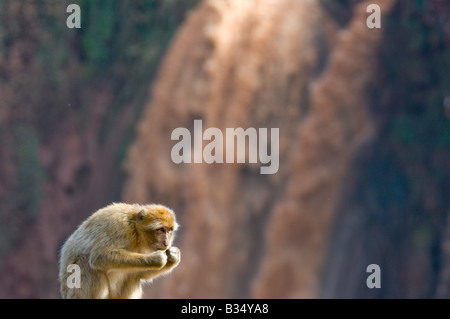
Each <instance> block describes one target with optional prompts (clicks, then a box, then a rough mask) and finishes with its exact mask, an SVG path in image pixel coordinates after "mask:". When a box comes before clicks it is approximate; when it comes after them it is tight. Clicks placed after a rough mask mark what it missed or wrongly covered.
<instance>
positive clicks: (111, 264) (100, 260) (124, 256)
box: [89, 249, 167, 270]
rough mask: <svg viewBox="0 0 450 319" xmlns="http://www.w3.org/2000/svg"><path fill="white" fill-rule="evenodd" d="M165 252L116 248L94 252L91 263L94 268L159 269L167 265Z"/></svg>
mask: <svg viewBox="0 0 450 319" xmlns="http://www.w3.org/2000/svg"><path fill="white" fill-rule="evenodd" d="M166 262H167V256H166V254H165V252H162V251H156V252H154V253H151V254H147V255H144V254H139V253H134V252H130V251H127V250H124V249H115V250H111V251H107V252H103V253H99V254H95V253H93V254H92V255H91V256H90V258H89V264H90V266H91V267H92V268H94V269H101V270H110V269H142V270H145V269H149V270H151V269H153V270H157V269H160V268H162V267H164V266H165V265H166Z"/></svg>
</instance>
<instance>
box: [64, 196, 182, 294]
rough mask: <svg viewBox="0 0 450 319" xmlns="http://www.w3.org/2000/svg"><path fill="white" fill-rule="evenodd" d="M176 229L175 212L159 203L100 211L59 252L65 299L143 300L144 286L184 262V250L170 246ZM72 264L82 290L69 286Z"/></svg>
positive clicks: (115, 206) (125, 205)
mask: <svg viewBox="0 0 450 319" xmlns="http://www.w3.org/2000/svg"><path fill="white" fill-rule="evenodd" d="M178 227H179V226H178V223H177V222H176V218H175V214H174V212H173V211H172V210H171V209H169V208H168V207H166V206H163V205H160V204H150V205H139V204H125V203H113V204H111V205H108V206H106V207H104V208H102V209H99V210H98V211H96V212H95V213H93V214H92V215H91V216H90V217H89V218H87V219H86V220H85V221H84V222H83V223H82V224H81V225H80V226H79V227H78V228H77V229H76V230H75V232H74V233H73V234H72V235H70V236H69V238H68V239H67V240H66V241H65V243H64V244H63V245H62V247H61V250H60V260H59V281H60V293H61V297H62V298H63V299H130V298H135V299H141V298H142V285H141V284H142V283H147V282H151V281H152V280H153V279H154V278H156V277H158V276H160V275H164V274H168V273H169V272H170V271H172V270H173V269H174V268H175V267H177V266H178V264H179V263H180V257H181V254H180V250H179V249H178V248H177V247H174V246H172V241H173V238H174V233H175V231H176V230H177V229H178ZM69 265H77V266H78V267H79V268H78V269H79V274H80V281H79V283H80V287H79V288H77V287H73V288H70V287H69V285H68V279H69V276H70V275H71V272H69V271H68V266H69ZM71 267H73V266H71ZM69 268H70V267H69Z"/></svg>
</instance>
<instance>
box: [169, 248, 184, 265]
mask: <svg viewBox="0 0 450 319" xmlns="http://www.w3.org/2000/svg"><path fill="white" fill-rule="evenodd" d="M166 255H167V265H168V266H176V265H178V263H179V262H180V260H181V252H180V249H178V247H174V246H172V247H170V248H169V249H167V250H166Z"/></svg>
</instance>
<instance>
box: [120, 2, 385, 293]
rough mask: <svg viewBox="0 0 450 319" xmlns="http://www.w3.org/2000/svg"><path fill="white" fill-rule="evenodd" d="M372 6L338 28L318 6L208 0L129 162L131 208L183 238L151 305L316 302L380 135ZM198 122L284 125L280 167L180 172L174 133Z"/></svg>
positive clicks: (164, 73) (377, 35)
mask: <svg viewBox="0 0 450 319" xmlns="http://www.w3.org/2000/svg"><path fill="white" fill-rule="evenodd" d="M368 4H369V3H368V2H363V3H361V4H359V5H358V6H356V7H355V12H354V15H353V17H352V18H351V21H350V23H349V24H348V25H347V26H345V27H344V28H343V29H342V30H340V29H339V28H338V27H337V25H335V24H334V23H333V21H330V20H327V17H326V16H325V15H324V12H323V11H322V8H321V6H320V4H319V3H318V2H317V1H291V0H285V1H249V2H245V3H244V2H242V1H224V2H223V1H206V2H205V3H203V5H202V6H200V7H199V8H198V9H197V10H196V12H195V13H194V14H193V15H192V16H191V17H190V19H189V20H188V21H187V22H186V24H185V25H184V26H183V27H182V29H181V30H180V32H179V34H178V37H177V38H176V39H175V42H174V44H173V46H172V47H171V50H170V52H169V53H168V55H167V57H166V60H165V62H164V65H163V67H162V69H161V71H160V75H159V77H158V79H157V82H156V84H155V88H154V91H153V98H152V101H151V103H150V105H149V106H148V108H147V112H146V113H145V114H144V118H143V119H142V121H141V122H140V124H139V131H138V136H137V140H136V143H135V144H134V145H133V147H132V149H131V153H130V158H129V160H128V162H127V163H128V165H127V167H128V168H129V172H130V175H131V177H130V179H129V180H128V182H127V187H126V189H125V199H126V200H127V201H138V202H146V201H156V202H159V201H161V202H165V203H169V204H170V205H172V206H173V207H174V208H175V210H176V211H177V212H178V214H179V215H180V218H181V223H182V225H183V229H184V230H183V231H182V232H181V234H180V237H179V242H180V248H181V250H182V252H183V256H185V257H184V259H183V262H182V264H181V265H180V266H179V269H177V271H176V272H175V273H174V274H173V275H172V276H171V277H169V278H167V280H165V281H164V283H161V285H163V286H164V287H159V288H158V289H153V288H152V289H149V291H150V296H162V297H177V298H186V297H199V298H206V297H216V298H224V297H246V298H248V297H259V298H302V297H317V296H319V284H320V276H321V270H322V266H323V264H324V257H325V255H326V251H327V248H328V243H329V234H330V231H331V227H332V224H333V221H334V213H335V211H336V207H337V203H338V202H339V198H340V196H341V192H342V190H343V189H344V188H345V185H346V183H347V178H346V177H347V176H348V174H349V171H351V170H352V169H351V165H352V161H351V160H352V158H353V156H354V154H355V152H357V150H358V148H360V147H361V145H363V144H364V143H365V141H366V140H367V139H369V138H371V137H372V135H373V130H374V127H373V124H372V121H371V119H370V116H369V114H368V112H369V104H370V102H369V99H368V98H367V90H368V86H369V85H370V84H371V79H372V77H373V75H374V72H373V70H374V67H375V66H376V62H377V61H376V52H377V48H378V46H379V41H380V39H381V31H380V30H372V29H368V28H367V26H366V19H367V13H366V8H367V6H368ZM379 4H380V5H381V7H382V8H383V10H384V11H388V10H389V9H390V7H391V2H390V1H382V2H380V3H379ZM274 39H276V41H274ZM169 114H170V115H169ZM193 119H202V120H203V126H204V127H218V128H221V129H223V130H225V128H227V127H231V128H234V127H243V128H247V127H256V128H258V127H268V128H270V127H277V128H280V171H279V172H278V173H277V174H275V175H274V176H267V175H260V174H259V170H258V169H257V167H255V165H250V164H241V165H238V164H214V165H210V164H181V165H175V164H173V163H172V162H171V159H170V158H171V157H170V152H171V147H172V146H173V144H174V143H173V142H172V141H171V140H170V135H171V132H172V130H173V129H175V128H177V127H188V128H190V127H192V122H193ZM155 137H157V138H155ZM152 292H153V293H152ZM154 292H157V293H156V294H155V293H154Z"/></svg>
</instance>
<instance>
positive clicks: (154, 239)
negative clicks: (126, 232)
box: [136, 205, 178, 250]
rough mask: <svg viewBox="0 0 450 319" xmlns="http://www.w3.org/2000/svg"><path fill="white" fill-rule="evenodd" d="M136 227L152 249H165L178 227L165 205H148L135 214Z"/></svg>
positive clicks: (170, 242) (173, 216) (173, 215)
mask: <svg viewBox="0 0 450 319" xmlns="http://www.w3.org/2000/svg"><path fill="white" fill-rule="evenodd" d="M136 220H137V228H138V230H139V233H140V235H141V236H142V237H144V238H143V240H144V242H146V244H147V245H149V246H151V247H152V249H154V250H166V249H167V248H169V247H170V245H171V244H172V240H173V236H174V232H175V230H176V229H177V227H178V224H177V222H176V221H175V214H174V213H173V212H172V211H171V210H170V209H168V208H167V207H165V206H162V205H149V206H147V209H145V210H142V211H140V212H139V213H138V215H137V218H136Z"/></svg>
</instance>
